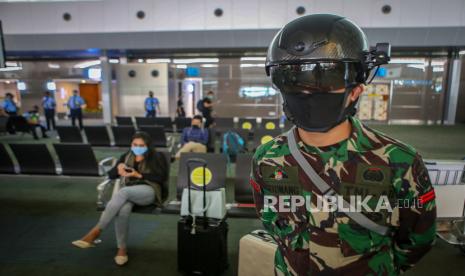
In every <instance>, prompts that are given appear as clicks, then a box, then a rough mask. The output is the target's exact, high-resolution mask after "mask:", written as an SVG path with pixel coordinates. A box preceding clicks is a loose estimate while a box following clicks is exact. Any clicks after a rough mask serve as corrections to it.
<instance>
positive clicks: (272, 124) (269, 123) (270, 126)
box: [259, 119, 279, 130]
mask: <svg viewBox="0 0 465 276" xmlns="http://www.w3.org/2000/svg"><path fill="white" fill-rule="evenodd" d="M259 129H267V130H274V129H279V119H263V120H262V122H261V123H260V125H259Z"/></svg>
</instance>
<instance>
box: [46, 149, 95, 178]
mask: <svg viewBox="0 0 465 276" xmlns="http://www.w3.org/2000/svg"><path fill="white" fill-rule="evenodd" d="M53 147H54V148H55V152H56V153H57V155H58V159H59V160H60V163H61V169H62V172H61V174H62V175H80V176H100V175H102V174H103V172H102V171H101V170H100V168H99V165H98V163H97V159H96V158H95V155H94V152H93V151H92V147H91V145H89V144H66V143H60V144H53Z"/></svg>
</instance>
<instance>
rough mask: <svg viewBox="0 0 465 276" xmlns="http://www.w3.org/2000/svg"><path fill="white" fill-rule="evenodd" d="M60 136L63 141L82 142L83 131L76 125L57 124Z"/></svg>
mask: <svg viewBox="0 0 465 276" xmlns="http://www.w3.org/2000/svg"><path fill="white" fill-rule="evenodd" d="M56 130H57V132H58V137H59V139H60V142H61V143H82V142H83V141H82V135H81V131H80V130H79V128H78V127H76V126H57V127H56Z"/></svg>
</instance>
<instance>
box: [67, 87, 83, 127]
mask: <svg viewBox="0 0 465 276" xmlns="http://www.w3.org/2000/svg"><path fill="white" fill-rule="evenodd" d="M85 104H86V102H85V101H84V99H83V98H82V97H81V96H79V93H78V91H77V90H74V91H73V96H71V97H69V99H68V108H69V110H70V115H71V124H72V125H73V126H75V125H76V119H77V120H78V121H79V128H80V129H82V108H83V107H84V106H85Z"/></svg>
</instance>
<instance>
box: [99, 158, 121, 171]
mask: <svg viewBox="0 0 465 276" xmlns="http://www.w3.org/2000/svg"><path fill="white" fill-rule="evenodd" d="M116 161H117V160H116V158H115V157H107V158H105V159H103V160H101V161H100V162H99V163H98V168H99V174H100V175H105V174H107V173H108V171H109V170H110V169H111V168H113V167H114V166H115V165H116Z"/></svg>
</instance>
